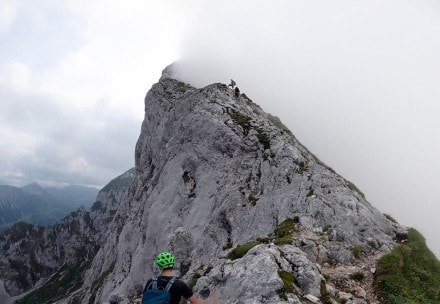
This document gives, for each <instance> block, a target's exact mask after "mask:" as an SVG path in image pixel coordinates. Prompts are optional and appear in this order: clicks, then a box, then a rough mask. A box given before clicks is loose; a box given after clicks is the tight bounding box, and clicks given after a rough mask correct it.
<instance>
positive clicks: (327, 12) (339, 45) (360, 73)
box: [177, 1, 440, 255]
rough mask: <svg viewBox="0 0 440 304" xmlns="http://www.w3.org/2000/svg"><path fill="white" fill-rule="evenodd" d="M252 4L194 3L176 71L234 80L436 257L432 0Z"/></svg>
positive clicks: (439, 30) (439, 244)
mask: <svg viewBox="0 0 440 304" xmlns="http://www.w3.org/2000/svg"><path fill="white" fill-rule="evenodd" d="M252 3H253V4H252V5H251V6H250V5H249V2H245V3H241V2H240V3H232V2H226V3H225V2H221V3H218V4H212V3H210V4H209V5H207V6H206V7H203V8H202V9H201V12H200V14H199V16H198V18H196V20H195V21H194V24H193V27H192V28H191V31H190V32H189V33H188V37H186V39H185V40H184V45H183V47H182V50H181V54H182V56H181V60H180V61H179V62H178V64H177V66H178V71H179V75H180V77H182V78H183V79H185V80H186V81H187V82H189V83H191V84H194V85H196V86H203V85H206V84H208V83H211V82H224V83H227V82H229V79H230V78H233V79H234V80H235V81H236V82H237V85H238V87H239V88H240V90H241V92H244V93H245V94H246V95H247V96H249V97H250V98H251V99H253V100H254V101H255V102H257V103H258V104H260V105H261V106H262V107H263V109H265V110H266V111H268V112H270V113H272V114H273V115H277V116H279V117H280V118H281V119H282V121H283V122H284V123H285V124H286V125H287V126H288V127H289V128H290V129H291V131H292V132H293V133H294V134H295V135H296V136H297V138H298V139H299V140H300V141H301V142H302V143H303V144H305V145H306V146H307V147H308V148H309V149H310V150H311V151H312V152H313V153H314V154H315V155H317V156H318V157H319V158H320V159H321V160H322V161H324V162H325V163H326V164H327V165H328V166H330V167H332V168H333V169H335V170H336V171H337V172H338V173H340V174H341V175H343V176H344V177H345V178H347V179H349V180H351V181H352V182H354V183H355V184H356V185H357V186H358V187H359V188H360V189H361V190H362V191H363V192H364V193H365V195H366V197H367V199H368V200H369V202H371V203H372V204H373V205H374V206H376V207H377V208H378V209H379V210H380V211H382V212H384V213H387V214H390V215H391V216H393V217H394V218H396V219H397V220H398V221H400V222H401V223H403V224H404V225H409V226H413V227H415V228H417V229H418V230H420V231H421V232H422V233H424V235H425V236H426V237H427V239H428V243H429V245H430V247H431V248H432V249H434V250H435V251H436V253H437V255H439V254H440V237H439V236H438V235H437V231H440V221H438V215H437V214H438V212H439V211H440V210H439V209H440V206H439V203H440V201H439V200H440V187H438V183H439V181H440V159H439V155H440V138H439V136H438V135H437V134H438V133H437V132H438V131H439V130H440V119H439V118H438V117H440V90H439V84H438V83H439V81H440V57H439V56H438V54H440V39H438V37H440V36H439V34H440V18H439V17H440V6H439V4H438V3H436V2H434V1H432V2H431V1H386V2H384V1H357V2H353V1H276V2H268V1H264V2H263V1H253V2H252Z"/></svg>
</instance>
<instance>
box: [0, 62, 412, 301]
mask: <svg viewBox="0 0 440 304" xmlns="http://www.w3.org/2000/svg"><path fill="white" fill-rule="evenodd" d="M172 70H173V68H172V67H169V68H167V69H166V70H165V71H164V73H163V75H162V77H161V79H160V81H159V82H158V83H156V84H154V85H153V86H152V88H151V90H150V91H149V92H148V93H147V96H146V98H145V110H146V111H145V118H144V121H143V123H142V128H141V133H140V136H139V139H138V142H137V144H136V148H135V169H134V170H133V171H131V172H130V173H127V175H128V176H129V178H127V179H124V178H123V177H119V179H117V180H116V182H115V183H112V182H111V183H110V184H109V185H112V184H113V186H112V187H110V186H109V189H103V190H105V191H101V192H100V194H99V195H98V201H99V203H95V205H94V207H92V210H91V212H90V213H89V214H88V217H89V218H90V221H89V224H90V225H87V224H86V223H84V224H83V225H80V227H82V228H81V229H80V232H81V233H82V234H80V235H79V236H81V237H83V238H86V239H88V240H89V242H88V243H87V244H90V245H91V246H94V248H95V246H96V248H99V250H97V251H96V252H94V254H92V255H91V256H90V260H88V262H89V263H90V265H89V267H88V268H87V270H86V271H85V273H84V281H83V282H82V286H81V288H80V289H79V290H77V292H76V293H75V294H71V295H68V296H66V297H65V298H64V299H63V300H60V301H58V303H69V301H70V300H72V299H73V298H74V297H75V296H77V295H81V296H80V298H79V300H80V301H81V302H82V303H89V302H95V303H106V302H109V301H110V300H112V299H114V297H115V295H121V300H120V301H125V299H128V300H130V301H131V300H132V299H134V298H136V297H137V296H138V293H139V290H140V289H141V288H140V287H139V286H143V284H144V283H145V282H146V280H147V279H148V278H149V277H151V276H152V275H154V274H157V268H156V267H155V265H154V257H155V255H156V254H157V253H158V252H161V251H165V250H173V251H174V252H175V253H176V256H177V258H178V260H179V261H177V262H178V264H179V265H178V268H180V269H179V270H180V271H181V273H182V274H183V280H185V281H190V280H193V279H194V280H195V279H197V278H198V280H197V282H196V285H195V288H194V290H195V291H196V293H198V294H203V295H204V294H206V291H207V289H212V288H213V287H215V288H216V289H217V291H218V296H219V298H220V299H221V300H222V303H273V304H275V303H305V301H307V300H304V297H305V296H307V295H311V296H313V297H316V298H319V297H320V284H321V281H322V280H323V277H322V275H321V273H320V268H319V267H318V266H316V265H317V264H319V265H323V264H325V263H327V264H330V263H339V264H344V265H345V264H351V263H356V259H355V257H354V256H353V254H352V248H353V246H361V247H362V248H363V251H364V254H365V255H370V254H371V255H373V254H377V252H378V251H379V252H387V251H389V250H391V249H393V248H394V247H395V246H396V242H395V240H394V239H393V238H395V235H396V231H399V230H404V229H403V228H401V227H400V226H399V225H398V224H395V223H391V222H390V221H389V220H388V219H387V218H386V217H385V216H384V215H383V214H382V213H380V212H379V211H378V210H377V209H375V208H374V207H373V206H372V205H371V204H370V203H368V202H367V201H366V199H365V197H364V196H363V194H362V193H361V192H360V191H359V190H357V189H356V187H354V186H353V185H352V184H351V183H350V182H348V181H347V180H345V179H344V178H343V177H341V176H340V175H338V174H337V173H335V172H334V171H333V170H331V169H330V168H328V167H327V166H326V165H325V164H323V163H322V162H320V161H319V160H318V159H317V158H316V157H315V156H314V155H312V154H311V153H310V152H309V151H308V150H307V149H306V148H305V147H304V146H302V145H301V144H300V143H299V142H298V140H297V139H296V138H295V137H294V136H293V135H292V134H291V132H290V131H289V130H287V128H286V127H285V126H284V125H282V123H281V122H280V121H279V119H277V118H276V117H274V116H272V115H270V114H267V113H265V112H264V111H263V110H262V109H261V108H260V107H259V106H258V105H256V104H255V103H253V102H252V101H251V100H250V99H249V98H247V97H246V96H244V95H242V96H241V99H240V101H237V100H236V99H235V98H234V97H233V92H232V91H231V90H229V89H228V88H227V87H226V85H223V84H212V85H209V86H207V87H204V88H200V89H198V88H194V87H191V86H190V85H188V84H186V83H185V82H182V81H179V80H176V79H173V77H174V76H173V71H172ZM122 180H124V181H126V180H129V183H122ZM119 182H120V183H121V184H124V185H123V187H119V188H118V187H116V186H115V185H118V184H119ZM83 218H87V215H86V214H84V215H83ZM287 219H290V220H294V222H295V233H294V235H293V236H292V241H291V243H288V244H284V245H275V244H274V243H276V242H275V241H276V240H274V239H275V238H276V237H275V236H274V235H275V234H274V231H275V230H276V228H277V227H278V226H279V225H280V224H281V223H282V222H283V221H285V220H287ZM42 233H43V232H42ZM46 233H47V232H46ZM43 234H44V233H43ZM257 238H261V239H264V238H269V239H270V238H272V239H273V240H272V241H274V243H270V242H269V243H267V244H260V245H257V246H255V247H253V248H252V249H250V250H249V251H248V252H247V253H246V254H245V255H244V256H242V257H240V258H238V259H235V260H230V259H228V258H227V257H226V255H227V254H228V252H229V251H230V250H231V249H228V247H230V246H231V245H232V246H233V247H236V246H238V245H241V244H245V243H248V242H252V241H256V240H257ZM370 238H373V239H374V240H375V241H376V242H377V244H378V246H379V244H380V247H379V249H377V248H376V247H374V246H371V245H370V244H369V242H368V240H369V239H370ZM69 239H71V237H70V236H69V235H65V241H64V243H66V242H70V243H69V244H76V246H79V247H80V248H84V246H86V245H87V244H84V243H82V238H80V237H78V238H77V241H73V240H71V241H67V240H69ZM0 241H1V239H0ZM59 241H60V242H62V240H61V239H60V240H59ZM64 243H63V244H64ZM370 243H371V241H370ZM8 244H10V245H9V246H10V248H16V247H17V244H16V243H14V242H11V241H9V243H8ZM69 246H73V245H69ZM0 248H1V247H0ZM56 248H59V247H56ZM11 250H13V249H11ZM47 250H49V249H44V250H41V252H39V254H38V257H39V258H42V257H44V256H46V257H47V256H50V255H47V254H45V253H46V252H48V251H47ZM54 250H55V249H54ZM1 253H2V256H0V258H6V257H7V256H9V254H10V252H8V253H5V252H1ZM73 262H74V261H72V263H73ZM4 265H5V263H4ZM42 265H52V267H53V271H52V273H53V272H55V271H57V270H58V269H60V267H61V265H60V262H59V261H52V260H51V259H49V258H45V261H44V263H43V262H42ZM185 268H186V269H185ZM9 269H10V268H9ZM182 270H185V271H182ZM281 271H283V272H287V273H290V274H292V275H293V276H294V277H295V279H296V284H293V286H290V289H289V291H287V292H283V291H282V288H283V286H284V285H285V282H283V280H282V279H281V277H280V275H279V274H280V272H281ZM42 276H43V275H42ZM0 278H1V279H3V280H4V281H5V286H6V289H7V290H9V291H11V290H13V291H14V292H15V293H20V292H23V291H25V288H21V289H20V288H18V287H16V286H15V285H16V282H15V283H14V280H13V279H12V276H5V275H1V277H0ZM32 283H34V282H32ZM98 283H99V284H98ZM14 284H15V285H14ZM14 286H15V287H14ZM277 291H278V292H277ZM339 294H341V292H339ZM352 298H353V296H352V295H351V294H347V299H352ZM118 301H119V300H118Z"/></svg>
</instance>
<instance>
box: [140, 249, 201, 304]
mask: <svg viewBox="0 0 440 304" xmlns="http://www.w3.org/2000/svg"><path fill="white" fill-rule="evenodd" d="M174 263H175V259H174V255H173V254H172V253H171V252H162V253H159V254H158V255H157V257H156V264H157V266H159V268H160V271H161V274H160V276H159V277H153V278H151V279H149V280H148V281H147V284H145V288H144V291H143V295H142V304H168V303H169V304H179V302H180V298H181V297H184V298H185V299H186V300H187V301H189V302H190V303H191V304H205V301H203V300H201V299H199V298H197V297H196V296H195V295H193V292H192V290H191V288H189V287H188V285H186V284H185V283H184V282H183V281H181V280H179V279H178V278H177V277H176V276H173V266H174Z"/></svg>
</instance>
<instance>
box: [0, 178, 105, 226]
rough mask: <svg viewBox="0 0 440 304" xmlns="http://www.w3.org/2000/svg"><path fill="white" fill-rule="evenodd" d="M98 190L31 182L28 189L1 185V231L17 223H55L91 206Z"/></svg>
mask: <svg viewBox="0 0 440 304" xmlns="http://www.w3.org/2000/svg"><path fill="white" fill-rule="evenodd" d="M97 193H98V189H96V188H93V187H86V186H76V185H69V186H66V187H64V188H55V187H44V188H43V187H42V186H40V185H39V184H37V183H31V184H29V185H27V186H24V187H21V188H20V187H14V186H7V185H0V229H4V228H6V227H8V226H10V225H12V224H14V223H16V222H19V221H25V222H29V223H32V224H39V225H49V224H53V223H54V222H55V221H56V220H59V219H61V218H63V217H64V216H66V215H67V214H68V213H70V212H72V211H74V210H76V209H77V208H79V207H80V206H84V207H85V208H88V207H90V206H91V205H92V204H93V202H94V201H95V198H96V195H97Z"/></svg>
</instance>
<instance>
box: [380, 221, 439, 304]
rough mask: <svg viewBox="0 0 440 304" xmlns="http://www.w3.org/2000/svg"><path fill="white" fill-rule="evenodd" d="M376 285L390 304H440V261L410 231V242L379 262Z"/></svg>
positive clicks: (415, 232) (414, 232) (422, 240)
mask: <svg viewBox="0 0 440 304" xmlns="http://www.w3.org/2000/svg"><path fill="white" fill-rule="evenodd" d="M376 283H377V287H378V290H379V293H380V294H381V296H382V297H383V299H384V301H385V303H387V304H401V303H406V304H422V303H423V304H431V303H432V304H434V303H440V262H439V261H438V260H437V258H436V257H435V256H434V255H433V254H432V252H431V251H430V250H429V248H428V247H427V246H426V243H425V239H424V238H423V236H422V235H421V234H420V233H419V232H417V231H416V230H415V229H410V230H409V233H408V242H407V243H405V244H402V245H400V246H398V247H397V248H396V249H395V250H393V251H392V252H391V253H389V254H386V255H384V256H383V257H382V258H381V259H380V260H379V262H378V276H377V278H376Z"/></svg>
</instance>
